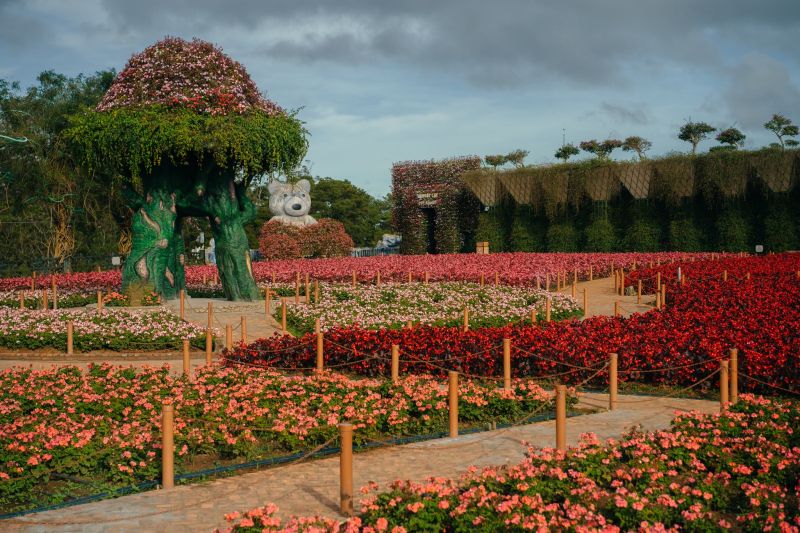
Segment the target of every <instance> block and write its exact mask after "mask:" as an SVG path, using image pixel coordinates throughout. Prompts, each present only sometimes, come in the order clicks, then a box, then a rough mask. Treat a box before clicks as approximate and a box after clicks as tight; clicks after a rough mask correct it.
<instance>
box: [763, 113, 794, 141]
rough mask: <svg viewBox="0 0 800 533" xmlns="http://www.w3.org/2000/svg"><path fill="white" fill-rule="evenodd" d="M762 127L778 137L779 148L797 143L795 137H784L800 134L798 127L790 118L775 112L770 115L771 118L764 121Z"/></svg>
mask: <svg viewBox="0 0 800 533" xmlns="http://www.w3.org/2000/svg"><path fill="white" fill-rule="evenodd" d="M764 127H765V128H767V129H768V130H769V131H771V132H772V133H774V134H775V136H776V137H778V145H779V146H780V147H781V148H786V147H787V146H797V145H798V142H797V141H796V140H795V139H784V137H797V135H798V134H800V129H798V127H797V126H796V125H794V124H792V121H791V119H789V118H787V117H785V116H783V115H780V114H777V113H776V114H774V115H772V118H771V119H769V120H768V121H767V122H765V123H764Z"/></svg>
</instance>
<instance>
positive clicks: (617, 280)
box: [612, 270, 619, 293]
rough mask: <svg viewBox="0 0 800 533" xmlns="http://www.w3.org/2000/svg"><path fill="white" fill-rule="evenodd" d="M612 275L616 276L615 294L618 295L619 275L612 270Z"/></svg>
mask: <svg viewBox="0 0 800 533" xmlns="http://www.w3.org/2000/svg"><path fill="white" fill-rule="evenodd" d="M612 273H613V274H614V292H615V293H618V292H619V273H618V272H617V271H616V270H612Z"/></svg>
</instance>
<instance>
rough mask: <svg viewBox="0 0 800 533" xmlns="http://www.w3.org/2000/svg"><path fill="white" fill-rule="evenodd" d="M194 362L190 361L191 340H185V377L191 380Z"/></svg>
mask: <svg viewBox="0 0 800 533" xmlns="http://www.w3.org/2000/svg"><path fill="white" fill-rule="evenodd" d="M191 367H192V361H191V360H190V359H189V339H183V377H185V378H186V379H189V375H190V370H191Z"/></svg>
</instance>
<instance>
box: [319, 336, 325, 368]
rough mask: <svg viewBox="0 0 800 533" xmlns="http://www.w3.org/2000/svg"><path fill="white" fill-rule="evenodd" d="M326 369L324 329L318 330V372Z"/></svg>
mask: <svg viewBox="0 0 800 533" xmlns="http://www.w3.org/2000/svg"><path fill="white" fill-rule="evenodd" d="M324 369H325V343H324V339H323V337H322V331H321V330H320V331H318V332H317V372H322V371H323V370H324Z"/></svg>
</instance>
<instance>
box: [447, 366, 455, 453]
mask: <svg viewBox="0 0 800 533" xmlns="http://www.w3.org/2000/svg"><path fill="white" fill-rule="evenodd" d="M447 378H448V379H447V384H448V389H447V398H448V401H449V406H450V438H453V437H458V372H454V371H453V370H451V371H449V372H448V373H447Z"/></svg>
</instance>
